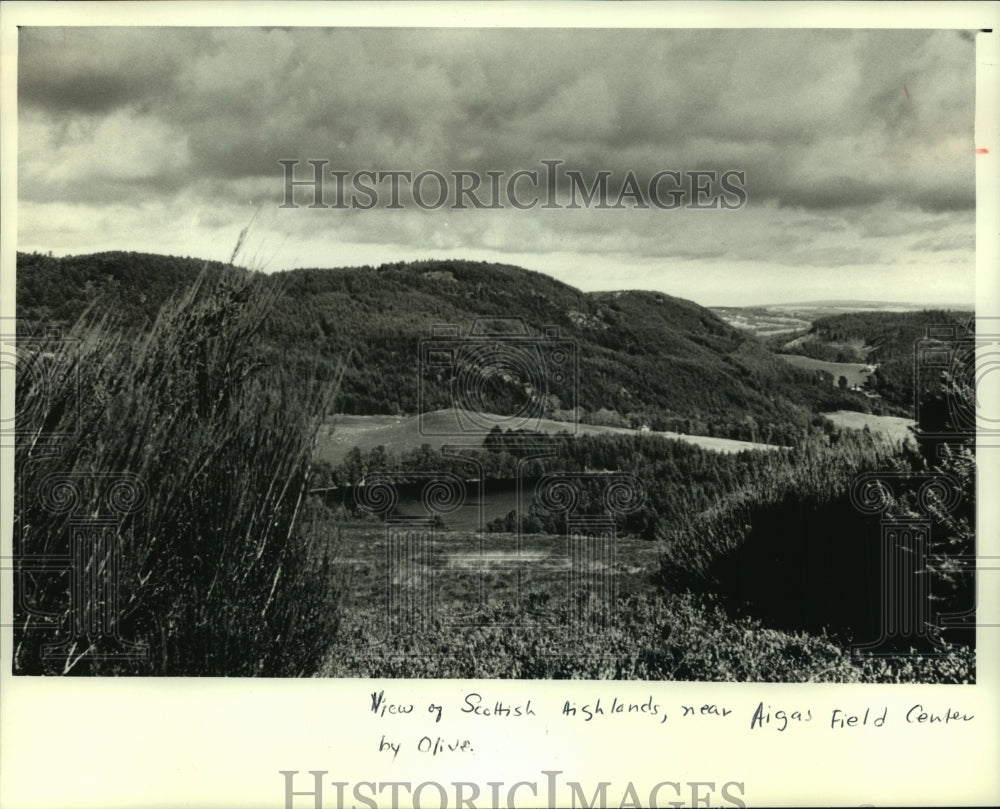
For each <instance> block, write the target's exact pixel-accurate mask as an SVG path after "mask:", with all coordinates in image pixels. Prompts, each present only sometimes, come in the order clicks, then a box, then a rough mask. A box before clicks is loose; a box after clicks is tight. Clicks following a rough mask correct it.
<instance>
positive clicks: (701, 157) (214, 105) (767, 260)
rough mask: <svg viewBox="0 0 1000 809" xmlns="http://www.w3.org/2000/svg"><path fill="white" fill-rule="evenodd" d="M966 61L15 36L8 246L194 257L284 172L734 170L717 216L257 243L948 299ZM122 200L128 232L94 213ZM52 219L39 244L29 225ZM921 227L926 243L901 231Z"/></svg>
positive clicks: (215, 36) (900, 46) (963, 146)
mask: <svg viewBox="0 0 1000 809" xmlns="http://www.w3.org/2000/svg"><path fill="white" fill-rule="evenodd" d="M973 54H974V42H972V41H971V39H970V38H969V37H967V36H962V35H960V34H959V33H958V32H954V31H904V30H898V31H893V30H881V31H842V30H821V31H820V30H817V31H796V30H741V31H735V30H712V31H691V30H634V29H629V30H625V29H620V30H587V29H565V30H553V29H534V30H532V29H490V30H468V29H420V30H417V29H365V28H360V29H358V28H355V29H343V28H341V29H267V30H265V29H211V28H208V29H206V28H199V29H194V28H190V29H189V28H166V29H144V28H120V29H116V28H102V29H86V28H70V29H22V31H21V33H20V41H19V63H18V92H19V161H18V166H19V196H20V199H21V200H22V202H24V203H26V204H30V205H31V206H32V207H31V208H30V211H31V215H30V216H27V217H22V218H21V224H20V233H19V238H20V240H21V242H22V246H23V247H31V248H38V249H49V248H51V249H56V250H60V251H61V252H80V251H82V243H81V242H79V233H80V227H79V226H80V224H81V223H82V222H85V221H86V220H87V219H88V217H89V219H90V220H91V222H92V225H93V226H92V228H91V229H90V239H89V241H88V244H93V243H95V242H96V243H100V244H103V245H106V246H107V248H108V249H110V248H114V247H118V248H125V249H135V248H134V247H133V244H134V243H136V241H137V239H138V237H137V235H136V234H139V233H142V234H146V233H147V231H148V233H149V238H148V239H147V238H146V236H145V235H143V236H142V241H143V244H147V243H151V244H153V245H155V244H156V239H155V236H154V234H155V233H156V232H157V231H159V232H161V233H163V232H165V230H166V229H167V228H165V225H167V224H168V223H170V224H171V225H173V226H174V227H175V228H176V232H175V233H171V235H170V239H169V240H167V239H166V238H165V237H164V239H163V241H162V248H161V249H163V250H167V249H168V248H169V249H171V250H172V251H173V252H177V249H176V244H177V243H178V242H183V241H184V238H187V239H188V241H189V245H190V247H188V248H187V249H184V250H182V251H181V252H185V253H198V252H199V250H200V249H202V247H203V246H207V245H217V243H218V240H219V238H220V235H221V234H222V233H223V232H226V231H227V229H229V230H232V232H233V233H234V234H235V233H236V232H238V230H239V228H240V227H242V225H243V224H245V219H246V211H247V208H248V206H254V205H257V204H260V203H264V204H265V205H266V206H268V207H269V208H270V209H276V208H277V205H278V203H279V202H280V201H281V199H282V194H283V182H282V171H281V167H280V166H279V164H278V161H279V160H281V159H295V160H299V161H302V163H303V165H304V162H305V161H306V160H309V159H324V160H328V161H330V168H334V167H336V168H341V169H343V170H346V171H359V170H365V169H373V170H409V171H412V172H413V173H417V172H420V171H422V170H426V169H434V170H436V171H440V172H443V173H447V172H450V171H454V170H462V171H471V172H476V173H478V174H479V175H481V176H482V177H483V178H484V180H485V177H486V174H485V173H486V172H487V171H504V172H507V173H508V174H509V173H510V172H513V171H516V170H518V169H525V168H527V169H535V170H539V169H540V168H541V166H540V161H541V160H542V159H546V158H554V159H559V160H562V161H563V163H564V165H563V167H562V169H563V170H565V169H574V170H578V171H580V172H581V173H582V174H583V175H584V176H585V177H587V178H593V177H594V176H596V175H597V173H598V172H600V171H610V172H612V174H613V179H612V182H611V188H612V192H613V193H615V192H616V191H617V190H618V188H619V186H620V183H621V181H622V179H623V178H624V176H625V174H626V172H633V173H634V175H635V176H636V177H637V178H638V179H639V181H640V183H641V184H645V183H646V182H648V180H649V178H650V177H652V176H653V175H654V174H655V173H656V172H657V171H661V170H663V169H672V170H680V171H691V170H715V171H717V172H720V173H721V172H722V171H725V170H728V169H739V170H742V171H745V172H746V189H747V193H748V203H747V205H746V206H745V207H744V208H742V209H741V210H739V211H731V212H727V213H725V214H724V215H720V214H719V213H718V212H715V211H707V212H701V211H697V212H690V211H684V210H679V211H652V212H650V211H625V212H598V211H533V212H519V211H510V210H503V211H437V212H433V213H426V212H423V211H419V210H414V209H413V206H408V207H407V210H405V211H386V210H383V209H375V210H372V211H364V212H359V211H311V212H308V211H306V210H305V209H301V210H298V211H284V212H281V214H280V215H279V214H278V213H275V215H273V216H271V217H270V218H269V219H268V221H269V222H270V225H269V227H271V228H272V231H271V232H270V234H269V235H270V237H271V238H273V239H274V240H276V241H280V242H282V243H284V242H286V241H287V242H290V243H293V244H294V243H297V246H298V247H299V248H300V250H301V252H302V253H304V254H305V255H306V258H304V259H300V261H301V262H302V263H306V264H311V265H318V264H325V263H331V261H333V260H335V259H337V258H339V257H342V254H341V253H339V252H338V251H337V249H336V245H344V244H351V245H366V244H367V245H370V246H371V250H370V252H371V254H372V255H373V256H377V255H380V254H385V253H386V251H388V250H390V248H391V251H393V252H395V251H399V250H401V251H404V252H405V251H406V250H407V249H410V250H412V251H413V253H414V254H421V255H422V254H425V253H426V251H427V249H428V248H436V249H440V250H454V251H459V252H460V251H461V250H462V249H463V248H465V249H467V250H468V251H472V252H476V251H479V252H480V253H483V252H485V253H487V254H496V255H498V256H499V255H502V254H509V255H514V254H516V255H526V256H528V257H529V258H530V257H532V256H534V257H537V259H538V260H537V261H536V263H537V264H539V268H543V269H544V266H543V265H545V264H546V261H547V260H546V259H545V258H544V257H545V256H551V255H554V254H557V253H559V254H562V253H565V252H566V251H570V252H573V253H575V254H579V255H592V256H594V257H595V259H599V258H601V257H606V258H608V259H609V260H611V258H612V257H614V256H619V257H620V256H632V257H633V258H634V260H635V261H637V262H639V263H640V264H643V265H646V264H648V263H649V261H650V260H652V259H660V260H661V262H670V261H680V262H685V261H686V262H690V261H695V260H696V261H701V262H706V263H707V262H712V261H714V262H716V266H722V265H725V266H735V265H741V263H742V266H744V267H750V266H754V267H758V264H760V266H763V267H766V266H770V267H772V268H778V267H788V266H794V265H799V266H805V267H818V268H837V267H841V266H855V267H862V266H868V267H873V266H881V267H884V268H891V267H893V266H894V265H898V266H899V267H900V268H903V267H904V266H910V265H912V262H913V260H914V257H915V256H916V257H919V256H921V255H923V256H924V257H925V258H926V261H927V262H928V263H930V262H932V261H933V260H934V256H935V255H936V256H938V257H940V254H941V253H942V252H943V251H953V252H954V251H958V252H959V253H961V251H965V255H966V258H967V259H968V263H969V267H970V269H969V272H968V273H966V274H965V275H964V276H962V278H961V279H960V283H961V284H964V287H963V288H962V289H960V290H957V292H956V295H955V297H961V296H963V295H966V294H969V293H970V290H971V284H972V276H971V266H972V246H971V242H970V239H971V238H972V234H973V233H974V206H975V183H974V170H975V166H974V142H973V121H974V79H975V73H974V62H973ZM307 170H308V169H307ZM558 180H559V188H560V190H561V191H563V192H564V191H566V188H567V179H566V176H565V175H564V174H562V173H560V174H559V177H558ZM485 185H486V183H485V182H484V186H485ZM383 190H384V187H383ZM404 199H405V200H406V201H409V198H408V197H405V196H404ZM60 206H61V207H60ZM123 206H124V207H125V208H127V209H129V211H130V214H129V215H128V216H126V217H121V221H123V222H124V221H127V222H128V223H129V225H128V229H126V227H125V225H124V224H123V225H121V226H120V227H116V226H115V224H114V223H115V221H116V217H115V216H108V213H109V211H111V210H116V211H119V209H121V208H122V207H123ZM69 208H72V216H71V217H69V218H68V219H66V220H65V224H66V227H65V229H64V231H63V232H60V231H59V228H58V226H57V222H58V219H52V218H47V217H46V215H45V213H44V212H45V211H46V209H48V210H49V211H50V212H51V213H52V215H53V216H55V215H56V214H57V212H59V213H65V212H66V211H67V210H68V209H69ZM119 212H120V211H119ZM143 214H144V215H145V217H146V219H144V218H143ZM171 216H174V217H178V218H177V219H176V221H174V222H170V219H169V217H171ZM144 222H148V223H149V224H148V225H144V224H143V223H144ZM184 228H188V230H187V231H184V230H183V229H184ZM85 229H86V228H85ZM936 229H941V230H943V231H944V232H945V233H946V236H943V237H942V239H943V241H928V240H923V241H922V240H921V239H922V237H924V236H926V235H927V233H928V231H930V230H936ZM907 237H908V238H907ZM46 240H47V241H48V243H45V242H46ZM324 244H325V245H327V247H326V248H324ZM942 245H943V246H942ZM352 255H353V253H352ZM290 256H291V252H288V253H284V252H283V253H281V254H280V256H279V261H282V262H284V263H291V261H292V259H291V258H290ZM213 257H215V256H213ZM758 270H759V267H758ZM646 271H647V273H648V274H649V279H648V280H649V283H648V284H647V285H656V284H657V283H659V282H658V281H657V277H656V273H657V272H658V271H659V270H657V268H656V267H655V266H649V267H647V270H646ZM775 272H777V270H776V271H775ZM810 272H811V271H810ZM779 275H782V277H787V274H784V273H779ZM664 277H665V276H664ZM775 277H778V275H775ZM899 278H900V279H901V281H900V283H903V284H905V283H907V282H906V275H905V271H904V270H903V269H900V276H899ZM608 286H614V284H611V283H609V284H608ZM667 291H674V292H677V293H678V294H683V290H680V291H678V290H669V289H668V290H667ZM798 297H802V296H801V295H799V296H798ZM890 297H900V294H899V292H898V291H893V292H892V293H891V294H890Z"/></svg>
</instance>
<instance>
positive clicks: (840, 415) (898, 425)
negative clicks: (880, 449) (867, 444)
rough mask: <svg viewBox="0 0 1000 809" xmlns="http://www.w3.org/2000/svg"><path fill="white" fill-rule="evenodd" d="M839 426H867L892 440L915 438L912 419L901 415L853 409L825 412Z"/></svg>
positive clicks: (854, 428)
mask: <svg viewBox="0 0 1000 809" xmlns="http://www.w3.org/2000/svg"><path fill="white" fill-rule="evenodd" d="M823 415H824V416H825V417H826V418H828V419H830V421H832V422H833V423H834V424H835V425H836V426H837V427H841V428H845V429H849V430H863V429H864V428H865V427H867V428H868V429H869V430H871V431H872V432H873V433H875V434H877V435H883V436H885V437H886V438H888V439H889V440H891V441H900V442H903V441H906V440H907V439H911V438H913V432H912V430H911V427H912V426H913V424H914V422H913V420H912V419H904V418H900V417H899V416H876V415H873V414H871V413H858V412H855V411H853V410H837V411H836V412H833V413H824V414H823Z"/></svg>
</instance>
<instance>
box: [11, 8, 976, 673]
mask: <svg viewBox="0 0 1000 809" xmlns="http://www.w3.org/2000/svg"><path fill="white" fill-rule="evenodd" d="M974 53H975V35H974V32H970V31H905V30H904V31H877V30H867V31H866V30H859V31H806V32H803V31H782V30H758V31H747V30H740V31H729V30H709V31H706V30H702V31H698V30H695V31H690V30H669V31H667V30H644V31H634V30H613V29H612V30H586V31H580V30H571V31H566V30H551V29H542V30H530V31H525V30H516V29H514V30H511V29H501V30H465V29H460V30H449V29H431V30H424V29H409V30H406V29H402V30H400V29H389V30H380V29H364V28H363V29H353V30H343V29H341V30H337V29H310V30H282V29H271V30H266V29H245V28H208V29H200V28H199V29H191V28H168V29H166V30H161V29H149V28H142V27H133V28H75V29H70V30H67V29H58V28H39V29H32V28H25V29H22V30H21V31H20V36H19V53H18V67H19V73H18V91H19V99H18V100H19V107H18V126H19V134H20V141H19V150H18V160H19V166H18V168H19V189H18V191H19V203H20V205H19V214H20V216H19V221H18V255H17V317H18V327H19V329H21V331H20V332H19V333H18V335H17V336H18V346H19V352H20V357H19V358H21V359H23V363H22V364H21V365H19V366H18V368H19V374H20V375H19V376H18V379H17V382H18V389H17V394H18V401H17V406H18V407H17V410H18V423H17V425H16V430H15V434H16V438H17V467H16V473H17V482H18V491H17V502H16V515H15V522H16V525H15V528H16V538H15V539H16V542H17V543H18V546H17V547H16V549H15V550H16V556H17V557H18V560H19V564H20V569H19V571H18V576H17V589H18V592H17V605H16V613H15V621H14V629H15V648H14V654H13V665H14V671H15V672H17V673H25V674H94V675H105V674H110V675H114V674H141V675H157V676H164V675H165V676H176V675H194V676H198V675H211V676H218V675H236V676H254V675H264V676H310V675H321V676H331V677H337V676H347V677H357V676H381V677H392V676H397V677H444V678H454V677H465V678H528V679H538V678H585V679H602V678H618V679H621V678H637V679H645V680H649V679H653V680H659V679H668V680H672V679H692V680H733V681H760V680H766V681H781V682H801V681H832V682H856V681H860V682H926V683H935V682H957V683H962V682H967V683H968V682H974V681H975V632H974V625H975V604H974V599H973V594H974V575H973V573H974V571H973V570H972V569H970V566H968V565H967V564H965V562H966V560H967V559H969V558H970V557H971V556H974V554H975V530H974V529H975V520H974V515H975V474H974V469H975V442H974V424H975V402H974V385H975V376H974V371H975V347H976V344H977V332H976V329H975V323H974V315H975V311H974V271H975V265H974V248H975V174H974V169H975V141H974V138H973V134H974V129H973V124H974V111H975V104H974V78H975V74H974V69H973V56H974ZM709 54H711V59H708V58H706V57H707V55H709ZM848 54H849V55H850V61H848V60H847V59H846V58H845V57H846V56H847V55H848ZM793 65H794V69H793V68H792V66H793ZM60 562H62V563H63V564H61V565H60ZM74 565H76V566H77V567H76V568H74ZM70 583H72V587H71V586H69V584H70Z"/></svg>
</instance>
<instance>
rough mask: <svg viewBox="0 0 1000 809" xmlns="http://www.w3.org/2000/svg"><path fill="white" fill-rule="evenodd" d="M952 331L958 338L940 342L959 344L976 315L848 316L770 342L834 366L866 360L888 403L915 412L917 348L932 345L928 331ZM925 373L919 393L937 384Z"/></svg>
mask: <svg viewBox="0 0 1000 809" xmlns="http://www.w3.org/2000/svg"><path fill="white" fill-rule="evenodd" d="M941 327H944V333H946V332H947V330H948V329H949V328H953V329H954V334H955V337H956V340H951V339H949V338H947V337H945V338H944V339H943V340H939V342H941V343H942V344H943V343H949V342H950V343H955V342H956V341H960V340H963V339H965V338H966V337H968V336H969V335H970V334H971V332H970V333H967V332H966V329H967V328H971V329H973V330H974V327H975V323H974V319H973V313H972V312H962V311H947V310H935V309H928V310H925V311H921V312H850V313H847V314H840V315H831V316H829V317H822V318H819V319H817V320H816V321H815V322H814V323H813V325H812V327H811V328H810V329H808V330H807V331H804V332H799V333H797V334H791V335H781V336H780V337H775V338H773V339H772V340H770V341H769V345H771V346H772V347H773V348H774V349H776V350H779V351H783V352H789V353H795V354H802V355H803V356H806V357H812V358H814V359H818V360H828V361H830V362H864V363H867V364H870V365H873V366H875V374H874V379H873V384H872V388H873V391H874V392H875V393H878V394H879V395H880V396H881V397H883V399H885V401H886V402H887V403H889V404H890V405H894V406H896V407H898V408H903V409H905V410H906V411H908V412H909V411H912V408H913V403H914V397H915V386H914V372H915V370H916V369H918V368H919V367H920V366H921V360H920V359H918V356H917V353H916V352H917V349H918V348H919V347H920V346H921V345H924V346H927V345H929V344H928V343H927V342H926V341H927V330H928V328H931V329H933V330H934V331H935V332H937V333H939V334H940V333H942V328H941ZM923 365H924V366H925V367H923V368H921V370H922V371H925V372H926V371H930V373H929V374H928V373H925V374H922V375H921V379H922V384H921V392H927V391H929V390H932V389H933V387H934V385H936V384H937V382H938V381H939V380H938V370H939V369H935V368H929V367H926V366H927V365H928V364H927V363H923Z"/></svg>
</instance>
